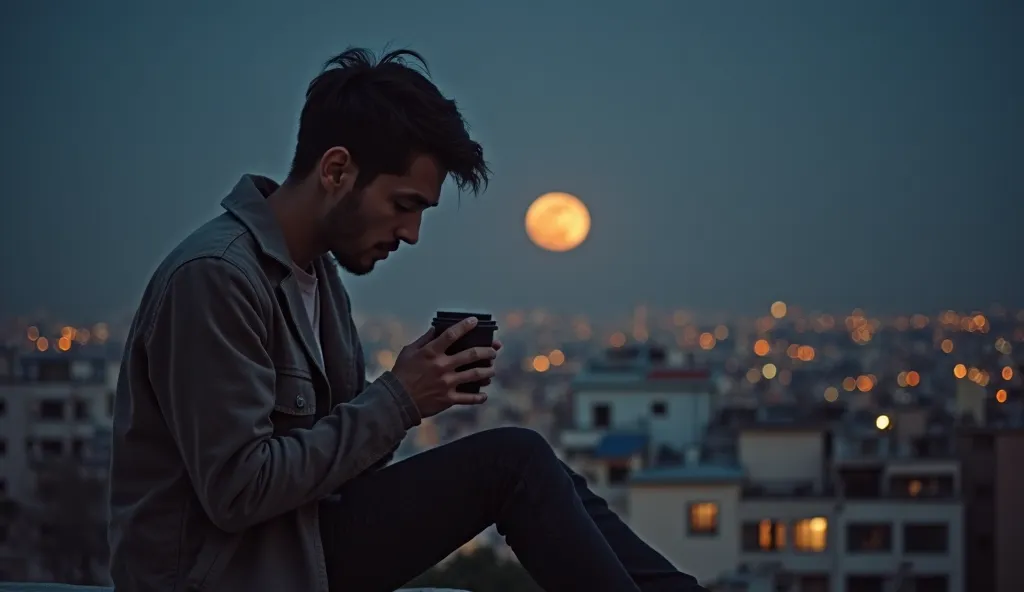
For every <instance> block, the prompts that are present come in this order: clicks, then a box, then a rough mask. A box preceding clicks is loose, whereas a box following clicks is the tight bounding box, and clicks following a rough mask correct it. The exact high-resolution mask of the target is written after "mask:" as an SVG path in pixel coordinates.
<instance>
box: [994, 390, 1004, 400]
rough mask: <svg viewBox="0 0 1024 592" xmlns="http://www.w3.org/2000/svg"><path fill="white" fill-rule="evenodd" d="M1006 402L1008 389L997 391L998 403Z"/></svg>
mask: <svg viewBox="0 0 1024 592" xmlns="http://www.w3.org/2000/svg"><path fill="white" fill-rule="evenodd" d="M1005 402H1006V389H999V390H998V391H996V403H1005Z"/></svg>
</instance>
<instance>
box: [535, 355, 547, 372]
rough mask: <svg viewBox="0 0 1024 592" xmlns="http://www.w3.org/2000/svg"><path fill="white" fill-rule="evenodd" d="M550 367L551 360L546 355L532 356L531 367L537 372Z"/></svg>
mask: <svg viewBox="0 0 1024 592" xmlns="http://www.w3.org/2000/svg"><path fill="white" fill-rule="evenodd" d="M549 368H551V361H550V360H548V357H547V356H536V357H534V358H533V369H534V370H536V371H537V372H547V371H548V369H549Z"/></svg>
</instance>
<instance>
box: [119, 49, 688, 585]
mask: <svg viewBox="0 0 1024 592" xmlns="http://www.w3.org/2000/svg"><path fill="white" fill-rule="evenodd" d="M410 60H420V58H419V56H418V55H417V54H415V53H414V52H408V51H398V52H392V53H389V54H387V55H386V56H384V57H382V58H381V59H380V60H379V61H375V60H374V58H373V57H372V56H371V55H370V54H368V53H367V52H365V51H362V50H348V51H346V52H344V53H342V54H341V55H339V56H337V57H335V58H334V59H332V60H330V61H329V62H328V63H327V66H326V68H325V70H324V71H323V73H322V74H320V75H319V76H318V77H317V78H316V79H314V80H313V82H312V83H311V84H310V86H309V89H308V91H307V93H306V103H305V106H304V107H303V110H302V116H301V120H300V127H299V137H298V145H297V148H296V151H295V159H294V161H293V163H292V167H291V171H290V173H289V174H288V177H287V178H286V179H285V181H284V183H283V184H282V185H280V186H278V185H277V184H275V183H274V182H273V181H270V180H269V179H266V178H261V177H254V176H248V175H247V176H244V177H242V179H241V180H240V181H239V182H238V184H237V186H236V187H235V188H234V190H233V191H232V192H231V194H230V195H229V196H228V197H227V198H226V199H224V201H223V202H222V205H223V206H224V208H225V209H226V210H227V211H226V212H225V213H224V214H222V215H220V216H218V217H217V218H215V219H213V220H212V221H210V222H208V223H207V224H205V225H204V226H202V227H201V228H199V229H198V230H196V231H195V232H194V233H192V235H190V236H189V237H188V238H186V239H185V240H184V241H183V242H182V243H181V244H180V245H179V246H178V247H177V248H176V249H174V250H173V251H172V252H171V254H170V255H169V256H168V257H167V258H166V259H165V260H164V261H163V263H162V264H161V265H160V266H159V268H158V269H157V271H156V272H155V273H154V275H153V277H152V279H151V281H150V283H149V285H148V287H147V289H146V291H145V294H144V296H143V298H142V302H141V304H140V306H139V309H138V312H137V314H136V316H135V320H134V322H133V325H132V329H131V333H130V335H129V338H128V342H127V344H126V347H125V352H124V359H123V362H122V365H121V374H120V377H119V380H118V386H117V397H116V404H115V413H114V442H113V459H112V467H111V482H110V528H109V536H110V544H111V550H112V560H111V563H112V575H113V578H114V582H115V584H116V586H117V589H118V590H119V592H136V591H138V592H143V591H144V592H150V591H153V592H156V591H160V592H171V591H180V590H195V591H211V592H213V591H216V592H235V591H238V592H242V591H258V590H268V591H273V592H278V591H295V592H327V591H328V590H334V591H339V590H345V591H375V590H382V591H383V590H387V591H390V590H393V589H394V588H397V587H398V586H400V585H402V584H403V583H405V582H407V581H408V580H410V579H412V578H413V577H415V576H416V575H418V574H419V573H421V572H423V571H424V570H426V569H428V568H429V567H431V566H432V565H434V564H435V563H436V562H437V561H439V560H441V559H443V558H444V557H445V556H447V555H448V554H449V553H451V552H452V551H454V550H455V549H457V548H458V547H459V546H461V545H462V544H463V543H465V542H466V541H468V540H469V539H471V538H472V537H473V536H475V535H476V534H477V533H479V532H480V531H482V530H484V529H485V528H486V527H488V526H490V525H491V524H497V526H498V528H499V529H500V530H501V532H502V533H504V535H505V536H506V539H507V541H508V542H509V544H510V545H511V546H512V548H513V549H514V550H515V552H516V554H517V555H518V556H519V558H520V559H521V561H522V563H523V565H525V566H526V568H527V569H528V570H529V571H530V573H531V574H533V576H534V577H535V578H536V579H537V581H538V582H539V583H540V584H541V585H542V586H543V587H544V588H545V589H547V590H551V591H562V590H565V591H569V590H573V591H588V592H593V591H599V590H614V591H629V590H641V589H642V590H690V589H697V588H696V583H695V582H694V580H693V578H691V577H689V576H686V575H683V574H680V573H679V572H677V571H676V570H675V569H673V568H672V566H671V565H670V564H669V563H668V562H667V561H666V560H665V559H664V558H662V557H661V556H660V555H658V554H657V553H655V552H654V551H653V550H651V549H650V548H649V547H647V546H646V545H645V544H644V543H643V542H641V541H640V540H639V539H638V538H637V537H636V536H635V535H634V534H633V533H632V532H630V530H629V529H628V528H627V527H626V526H625V525H624V524H623V523H622V522H621V521H620V520H619V519H618V518H617V517H616V516H615V515H614V514H613V513H612V512H611V511H609V510H608V507H607V505H606V504H605V503H604V502H603V501H602V500H600V499H599V498H597V497H596V496H594V495H593V494H592V493H591V492H590V491H589V490H588V489H587V487H586V483H585V482H584V480H583V479H582V478H580V477H579V476H577V475H575V474H573V473H572V472H571V471H569V470H568V468H567V467H565V466H564V465H563V464H561V463H560V462H559V461H558V460H557V459H556V457H555V455H554V454H553V453H552V451H551V449H550V447H549V446H548V444H547V443H546V442H545V441H544V439H543V438H541V437H540V436H538V435H537V434H536V433H534V432H532V431H529V430H525V429H509V428H503V429H496V430H489V431H485V432H482V433H479V434H476V435H473V436H469V437H467V438H464V439H461V440H459V441H456V442H453V443H450V444H447V445H445V446H441V447H438V448H436V449H434V450H431V451H428V452H425V453H423V454H420V455H417V456H415V457H413V458H411V459H408V460H406V461H404V462H401V463H398V464H395V465H393V466H387V467H385V465H386V463H387V461H388V460H389V458H390V456H391V454H392V452H393V451H394V449H395V448H396V447H397V446H398V444H399V443H400V442H401V441H402V438H403V437H404V436H405V434H406V431H407V430H408V429H409V428H411V427H413V426H415V425H417V424H419V423H420V420H421V418H423V417H429V416H431V415H434V414H436V413H439V412H441V411H443V410H445V409H447V408H449V407H451V406H453V405H476V404H480V403H482V402H483V401H484V400H485V399H486V395H470V394H461V393H457V392H455V390H454V387H455V386H457V385H458V384H460V383H463V382H470V381H476V380H488V379H490V378H491V377H492V376H493V374H494V371H493V368H491V367H487V368H478V369H474V370H469V371H464V372H456V371H455V368H457V367H460V366H462V365H464V364H466V363H467V362H470V361H474V360H479V359H492V358H494V357H495V355H496V353H497V350H498V348H500V344H495V346H494V347H483V348H475V349H470V350H468V351H466V352H463V353H460V354H458V355H455V356H447V355H445V353H444V352H445V350H446V349H447V347H448V345H450V344H451V343H452V342H454V340H456V339H458V338H459V337H460V336H461V335H462V334H464V333H465V332H466V331H468V330H469V329H470V328H471V326H472V323H473V321H472V320H467V321H465V322H463V323H461V324H460V325H457V326H455V327H453V328H452V329H451V330H449V331H447V332H445V333H444V334H442V335H440V336H437V337H436V338H435V337H434V336H433V335H432V334H431V332H429V331H428V332H427V333H425V334H424V335H423V336H422V337H420V338H419V339H417V340H416V341H415V342H414V343H412V344H410V345H408V346H406V347H405V348H404V349H403V350H402V352H401V354H400V355H399V356H398V359H397V361H396V363H395V365H394V368H393V370H392V371H390V372H385V373H384V374H383V375H382V376H381V377H380V378H378V379H377V380H376V381H374V382H373V383H369V384H367V383H366V382H365V381H364V365H363V354H362V349H361V347H360V344H359V338H358V336H357V335H356V329H355V327H354V325H353V322H352V318H351V309H350V305H349V300H348V296H347V294H346V292H345V289H344V287H343V286H342V284H341V281H340V279H339V275H338V273H337V271H336V270H335V268H334V263H337V264H338V265H340V266H341V267H344V268H345V269H346V270H348V271H350V272H352V273H355V274H365V273H369V272H370V271H371V270H372V269H373V268H374V265H375V264H376V263H377V262H378V261H381V260H383V259H385V258H386V257H387V256H388V253H390V252H391V251H394V250H395V249H397V248H398V247H399V245H400V244H401V243H408V244H415V243H416V242H417V240H418V239H419V232H420V222H421V218H422V216H423V213H424V211H426V210H427V209H429V208H431V207H434V206H436V205H437V203H438V199H439V197H440V193H441V184H442V181H443V180H444V179H445V178H446V177H448V176H450V177H451V178H453V179H454V180H455V181H456V182H457V183H458V185H459V186H460V188H468V189H472V190H474V191H477V190H478V189H479V188H480V187H481V186H483V185H484V184H485V183H486V182H487V177H488V169H487V166H486V164H485V162H484V159H483V151H482V149H481V147H480V145H479V144H477V143H476V142H474V141H473V140H472V139H470V137H469V134H468V133H467V131H466V126H465V123H464V121H463V119H462V117H461V115H460V114H459V111H458V109H457V108H456V106H455V103H454V102H453V101H451V100H448V99H446V98H445V97H443V96H442V95H441V94H440V92H439V91H438V90H437V88H436V87H435V86H434V85H433V84H432V83H431V82H430V81H429V80H428V79H427V78H426V77H425V76H423V75H422V74H421V73H420V72H419V71H418V70H416V69H415V68H413V67H410V66H409V61H410ZM420 62H421V63H422V60H420ZM414 290H415V288H414V287H410V290H409V291H410V297H414V294H415V292H414Z"/></svg>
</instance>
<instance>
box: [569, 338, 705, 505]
mask: <svg viewBox="0 0 1024 592" xmlns="http://www.w3.org/2000/svg"><path fill="white" fill-rule="evenodd" d="M713 392H714V388H713V384H712V381H711V377H710V375H709V373H708V372H707V370H705V369H703V368H698V367H696V366H695V365H694V364H693V363H692V361H691V362H689V363H687V362H685V361H683V360H673V359H671V356H670V355H669V354H668V353H667V352H666V351H665V350H664V349H661V348H659V347H655V346H635V347H623V348H616V349H612V350H609V351H608V352H607V356H606V357H604V358H602V359H598V360H592V361H590V362H589V363H588V364H587V365H586V367H584V368H583V369H582V371H581V372H580V373H579V374H578V375H577V376H576V377H575V378H574V380H573V382H572V390H571V394H570V397H571V408H572V411H571V418H572V419H571V423H572V425H571V426H569V427H568V428H567V429H565V430H563V431H562V433H561V435H560V438H559V441H558V444H559V448H560V449H561V451H562V453H563V456H564V457H565V459H566V461H567V462H569V464H571V465H572V466H573V468H574V469H576V470H577V471H579V472H580V473H581V474H583V475H584V476H585V477H587V480H588V481H589V483H590V484H591V487H592V488H593V489H594V491H595V492H596V493H598V494H599V495H601V496H603V497H605V499H606V500H607V501H608V503H609V504H610V505H611V506H612V507H613V508H614V509H616V510H617V511H619V512H621V513H624V512H626V511H627V509H628V508H627V506H626V504H625V501H626V488H625V484H626V482H627V480H628V478H629V476H630V474H632V473H633V472H635V471H637V470H640V469H642V468H643V467H644V466H647V465H648V464H651V463H654V462H657V461H659V459H661V460H663V461H664V460H669V461H674V462H681V461H682V460H683V459H684V458H685V456H686V454H687V452H688V451H690V450H691V449H693V448H695V447H698V446H699V445H700V442H701V439H702V438H703V434H704V430H705V428H706V426H707V422H708V419H709V417H710V415H711V413H712V407H713Z"/></svg>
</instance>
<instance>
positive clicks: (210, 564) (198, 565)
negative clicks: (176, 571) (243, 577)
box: [185, 530, 242, 592]
mask: <svg viewBox="0 0 1024 592" xmlns="http://www.w3.org/2000/svg"><path fill="white" fill-rule="evenodd" d="M241 540H242V535H240V534H228V533H226V532H221V531H218V530H211V531H210V532H209V534H207V536H206V538H205V540H204V541H203V544H202V546H200V547H199V554H198V555H196V562H195V565H194V566H193V567H192V569H191V570H190V571H189V573H188V577H187V578H186V580H185V590H186V591H187V592H207V591H211V590H219V589H220V588H219V587H218V584H219V583H220V579H221V576H222V575H223V574H224V569H225V568H227V566H228V563H230V562H231V559H232V557H234V555H235V550H236V549H237V548H238V543H239V542H241Z"/></svg>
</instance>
